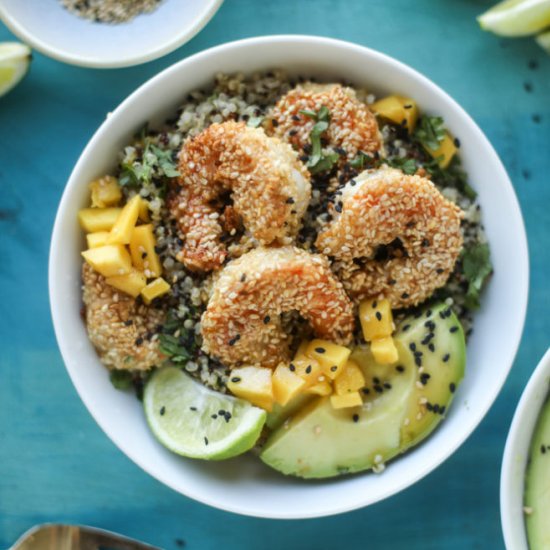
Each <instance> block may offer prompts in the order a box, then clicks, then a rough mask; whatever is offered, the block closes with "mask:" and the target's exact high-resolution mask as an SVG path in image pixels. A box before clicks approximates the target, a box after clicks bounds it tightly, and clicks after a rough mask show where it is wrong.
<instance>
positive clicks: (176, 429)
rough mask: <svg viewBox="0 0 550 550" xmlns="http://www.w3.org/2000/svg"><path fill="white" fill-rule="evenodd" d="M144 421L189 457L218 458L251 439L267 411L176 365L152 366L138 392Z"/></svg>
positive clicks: (233, 452) (249, 445)
mask: <svg viewBox="0 0 550 550" xmlns="http://www.w3.org/2000/svg"><path fill="white" fill-rule="evenodd" d="M143 404H144V407H145V416H146V417H147V422H148V423H149V426H150V428H151V430H152V431H153V433H154V434H155V436H156V437H157V439H158V440H159V441H160V442H161V443H162V444H163V445H164V446H165V447H167V448H168V449H170V450H171V451H173V452H175V453H177V454H180V455H183V456H188V457H191V458H202V459H205V460H221V459H224V458H230V457H232V456H237V455H239V454H242V453H244V452H246V451H248V450H249V449H251V448H252V447H253V446H254V444H255V443H256V441H257V439H258V437H259V436H260V433H261V431H262V428H263V425H264V423H265V419H266V412H265V411H264V410H262V409H259V408H258V407H254V406H253V405H251V404H250V403H248V402H247V401H244V400H242V399H237V398H235V397H232V396H229V395H224V394H221V393H218V392H215V391H212V390H209V389H208V388H206V387H205V386H203V385H202V384H200V383H199V382H196V381H195V380H193V379H192V378H191V377H190V376H188V375H187V374H185V373H184V372H183V371H181V370H180V369H177V368H175V367H165V368H163V369H161V370H159V371H157V372H156V373H155V374H154V375H153V376H152V377H151V380H149V382H148V383H147V386H146V387H145V393H144V397H143Z"/></svg>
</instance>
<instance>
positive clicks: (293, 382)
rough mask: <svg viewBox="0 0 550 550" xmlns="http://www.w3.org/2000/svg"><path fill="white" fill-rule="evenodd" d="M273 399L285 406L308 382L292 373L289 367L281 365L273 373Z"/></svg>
mask: <svg viewBox="0 0 550 550" xmlns="http://www.w3.org/2000/svg"><path fill="white" fill-rule="evenodd" d="M271 381H272V384H273V397H274V398H275V401H276V402H277V403H279V405H283V406H285V405H286V404H287V403H288V402H289V401H290V400H291V399H292V398H293V397H294V396H296V395H297V394H298V393H300V390H301V389H302V388H303V387H304V386H305V385H306V381H305V380H304V379H303V378H302V377H301V376H298V375H297V374H296V373H295V372H292V371H291V370H290V369H289V367H288V366H287V365H279V366H278V367H277V368H276V369H275V371H274V372H273V377H272V379H271Z"/></svg>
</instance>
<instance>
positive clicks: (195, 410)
mask: <svg viewBox="0 0 550 550" xmlns="http://www.w3.org/2000/svg"><path fill="white" fill-rule="evenodd" d="M189 409H190V410H192V411H193V412H197V407H189Z"/></svg>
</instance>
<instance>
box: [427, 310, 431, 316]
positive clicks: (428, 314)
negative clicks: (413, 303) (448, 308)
mask: <svg viewBox="0 0 550 550" xmlns="http://www.w3.org/2000/svg"><path fill="white" fill-rule="evenodd" d="M431 316H432V310H431V309H429V310H428V311H426V317H431Z"/></svg>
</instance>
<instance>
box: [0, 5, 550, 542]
mask: <svg viewBox="0 0 550 550" xmlns="http://www.w3.org/2000/svg"><path fill="white" fill-rule="evenodd" d="M490 3H491V2H490V1H482V0H478V1H476V0H445V1H435V0H415V1H414V2H410V1H409V0H393V1H391V2H388V1H387V0H371V1H370V2H366V1H364V0H347V1H338V0H315V1H314V0H302V1H300V2H295V1H294V0H278V1H277V2H257V1H255V0H226V2H225V4H224V5H223V6H222V8H221V10H220V11H219V12H218V14H217V15H216V16H215V17H214V19H213V20H212V22H211V23H210V24H209V25H208V26H207V27H206V28H205V29H204V30H203V32H202V33H201V34H200V35H199V36H198V37H196V38H195V39H194V40H192V41H191V42H190V43H189V44H187V45H186V46H184V47H183V48H181V49H179V50H178V51H177V52H175V53H173V54H171V55H169V56H168V57H166V58H164V59H161V60H159V61H156V62H153V63H149V64H146V65H144V66H141V67H136V68H130V69H123V70H116V71H98V70H88V69H81V68H75V67H70V66H66V65H63V64H61V63H58V62H56V61H52V60H50V59H47V58H45V57H43V56H42V55H38V54H37V55H36V56H35V59H34V62H33V66H32V70H31V72H30V74H29V75H28V77H27V78H26V80H25V81H24V82H23V83H22V84H21V85H20V86H19V87H18V88H17V89H16V90H15V91H14V92H12V93H11V94H9V95H8V96H6V97H4V98H2V99H0V190H1V195H0V312H1V314H0V375H1V382H0V547H7V546H9V544H10V543H11V542H12V541H13V540H14V539H15V538H16V537H17V536H18V535H19V534H20V533H21V532H22V531H24V530H25V529H27V528H28V527H30V526H31V525H33V524H34V523H37V522H43V521H72V522H83V523H88V524H92V525H96V526H99V527H104V528H108V529H113V530H116V531H120V532H124V533H126V534H128V535H131V536H134V537H138V538H141V539H144V540H148V541H150V542H151V543H154V544H157V545H159V546H162V547H164V548H166V549H177V548H180V547H181V545H182V541H185V543H186V548H190V549H197V550H207V549H214V548H226V549H228V550H231V549H237V548H239V549H241V548H242V549H256V548H263V549H265V550H271V549H278V548H292V549H293V548H300V549H310V548H311V549H314V548H315V549H317V548H334V547H338V546H345V547H347V548H349V549H350V550H353V549H359V548H361V549H362V548H369V549H387V548H392V549H405V548H406V549H408V550H417V549H418V550H420V549H422V550H428V549H442V548H445V549H463V548H473V549H475V548H480V549H481V548H483V549H489V548H502V547H503V542H502V536H501V531H500V523H499V509H498V482H499V471H500V462H501V455H502V451H503V447H504V441H505V436H506V433H507V430H508V426H509V423H510V420H511V417H512V414H513V410H514V408H515V405H516V403H517V400H518V398H519V395H520V393H521V390H522V388H523V387H524V385H525V383H526V381H527V379H528V377H529V375H530V373H531V372H532V369H533V368H534V366H535V365H536V363H537V362H538V360H539V358H540V357H541V356H542V354H543V352H544V351H545V349H546V347H547V346H548V345H549V344H550V337H549V335H550V317H549V316H548V314H547V309H548V307H549V306H550V290H549V285H548V283H547V280H548V277H547V273H548V272H549V270H550V251H549V247H548V244H549V238H550V216H549V214H548V204H550V181H549V174H550V155H549V153H548V150H549V146H550V103H549V102H548V98H549V97H550V58H547V57H546V56H545V55H544V54H543V53H542V52H541V51H539V49H538V47H537V46H536V45H534V44H533V43H532V41H530V40H517V41H502V40H500V39H498V38H495V37H493V36H490V35H487V34H484V33H482V32H481V31H479V30H478V28H477V25H476V23H475V20H474V17H475V15H476V14H477V13H479V12H480V11H482V10H483V9H485V8H486V7H487V6H488V5H489V4H490ZM287 32H288V33H309V34H320V35H325V36H332V37H336V38H342V39H347V40H351V41H354V42H357V43H359V44H364V45H366V46H370V47H373V48H376V49H378V50H381V51H383V52H385V53H388V54H390V55H393V56H395V57H396V58H398V59H400V60H402V61H404V62H406V63H408V64H410V65H412V66H413V67H414V68H416V69H418V70H420V71H421V72H423V73H424V74H426V75H427V76H428V77H430V78H431V79H433V80H434V81H435V82H436V83H437V84H439V85H441V86H442V87H443V88H444V89H446V90H447V91H448V92H449V93H450V94H451V95H452V96H453V97H455V99H457V100H458V101H459V102H460V103H461V104H462V105H463V106H464V107H465V108H466V110H467V111H469V113H470V114H471V115H472V116H473V117H474V119H475V120H476V121H477V122H478V124H479V125H480V126H481V128H482V129H483V130H484V131H485V132H486V134H487V136H488V137H489V139H490V140H491V141H492V143H493V144H494V146H495V148H496V149H497V151H498V152H499V154H500V155H501V157H502V159H503V161H504V164H505V165H506V167H507V169H508V170H509V173H510V175H511V177H512V180H513V182H514V185H515V188H516V191H517V193H518V196H519V199H520V202H521V206H522V209H523V212H524V214H525V221H526V226H527V232H528V236H529V242H530V253H531V268H532V273H531V294H530V302H529V311H528V317H527V324H526V328H525V334H524V338H523V342H522V345H521V347H520V351H519V354H518V357H517V360H516V362H515V364H514V367H513V370H512V373H511V375H510V378H509V379H508V382H507V384H506V386H505V388H504V390H503V392H502V394H501V395H500V397H499V398H498V400H497V401H496V403H495V405H494V407H493V408H492V410H491V412H490V413H489V414H488V416H487V417H486V419H485V420H484V422H483V423H482V424H481V426H480V427H479V428H478V430H477V431H476V432H475V433H474V435H473V436H472V437H471V438H470V439H469V440H468V442H467V443H466V444H465V445H464V446H463V447H462V448H461V449H460V450H459V451H458V452H457V453H456V454H455V455H454V456H453V457H452V458H451V459H450V460H448V461H447V462H446V463H445V464H444V465H443V466H441V467H440V468H439V469H437V470H436V471H435V472H433V473H432V474H431V475H429V476H428V477H427V478H425V479H424V480H422V481H421V482H419V483H418V484H416V485H415V486H413V487H412V488H409V489H408V490H406V491H404V492H403V493H401V494H399V495H397V496H394V497H392V498H390V499H388V500H386V501H384V502H382V503H379V504H377V505H374V506H371V507H369V508H366V509H363V510H358V511H356V512H352V513H349V514H346V515H343V516H338V517H333V518H326V519H320V520H310V521H302V522H284V523H283V524H282V523H281V522H272V521H267V520H259V519H250V518H244V517H239V516H236V515H231V514H227V513H224V512H220V511H217V510H213V509H210V508H208V507H205V506H203V505H201V504H197V503H195V502H193V501H191V500H188V499H186V498H184V497H182V496H180V495H178V494H176V493H174V492H172V491H171V490H169V489H167V488H165V487H164V486H162V485H160V484H159V483H158V482H156V481H154V480H153V479H151V478H150V477H148V476H147V475H146V474H145V473H143V472H142V471H141V470H140V469H138V468H137V466H135V465H134V464H133V463H131V462H130V461H129V460H128V459H127V458H126V457H125V456H124V455H122V454H121V453H120V452H119V451H118V450H117V449H116V448H115V447H114V445H113V444H112V443H111V442H110V441H109V440H108V439H107V438H106V436H105V435H104V434H103V433H102V432H101V431H100V430H99V428H98V427H97V426H96V425H95V423H94V421H93V420H92V419H91V417H90V416H89V414H88V412H87V411H86V410H85V408H84V407H83V405H82V404H81V402H80V401H79V399H78V397H77V395H76V392H75V390H74V389H73V387H72V385H71V383H70V381H69V378H68V376H67V374H66V372H65V370H64V367H63V364H62V361H61V358H60V356H59V353H58V351H57V347H56V343H55V339H54V336H53V331H52V327H51V321H50V315H49V306H48V297H47V271H46V267H47V259H48V245H49V237H50V231H51V227H52V224H53V220H54V215H55V210H56V205H57V203H58V201H59V198H60V196H61V193H62V190H63V186H64V184H65V182H66V180H67V178H68V176H69V173H70V171H71V168H72V166H73V165H74V163H75V161H76V160H77V158H78V155H79V153H80V151H81V150H82V148H83V147H84V145H85V144H86V142H87V141H88V139H89V138H90V136H91V135H92V133H93V132H94V130H95V129H96V128H97V126H98V125H99V124H100V123H101V122H102V120H103V119H104V117H105V114H106V113H107V112H108V111H109V110H112V109H113V108H114V107H115V106H116V105H117V104H118V103H119V102H120V101H121V100H122V99H123V98H124V97H125V96H126V95H127V94H128V93H129V92H131V91H132V90H133V89H134V88H136V87H137V86H138V85H139V84H141V83H142V82H144V81H145V80H147V79H148V78H149V77H151V76H152V75H154V74H155V73H157V72H158V71H159V70H161V69H163V68H165V67H167V66H168V65H170V64H171V63H173V62H175V61H177V60H179V59H181V58H183V57H185V56H187V55H189V54H192V53H194V52H197V51H200V50H202V49H204V48H207V47H209V46H213V45H216V44H220V43H222V42H225V41H228V40H233V39H238V38H243V37H247V36H254V35H258V34H271V33H287ZM11 38H12V36H11V34H10V33H9V32H8V31H7V30H6V29H5V27H3V26H1V25H0V40H7V39H11ZM530 61H535V62H536V64H537V68H536V69H530V68H529V66H528V64H529V62H530ZM526 84H527V87H528V88H530V89H531V91H530V92H528V91H526V89H525V86H526ZM534 115H538V117H540V118H538V117H537V116H534ZM503 223H505V220H503Z"/></svg>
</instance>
